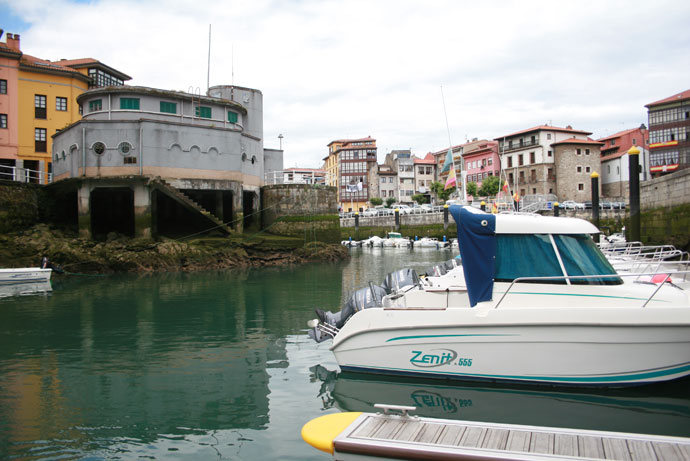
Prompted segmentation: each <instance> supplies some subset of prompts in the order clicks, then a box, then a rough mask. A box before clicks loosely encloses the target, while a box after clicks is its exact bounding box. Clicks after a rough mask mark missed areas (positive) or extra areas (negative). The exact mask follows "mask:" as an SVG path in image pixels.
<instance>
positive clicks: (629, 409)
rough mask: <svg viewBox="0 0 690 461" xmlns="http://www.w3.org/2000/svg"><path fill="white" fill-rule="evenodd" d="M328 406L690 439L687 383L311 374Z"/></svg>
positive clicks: (323, 371) (315, 371)
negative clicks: (563, 384) (596, 385)
mask: <svg viewBox="0 0 690 461" xmlns="http://www.w3.org/2000/svg"><path fill="white" fill-rule="evenodd" d="M310 371H311V373H312V379H314V380H316V381H320V382H321V388H320V391H319V398H320V399H321V400H322V402H323V405H324V406H325V407H331V406H335V407H337V408H339V409H341V410H343V411H368V412H376V411H378V410H376V409H375V408H374V404H376V403H387V404H393V405H407V406H414V407H417V411H415V412H414V414H415V415H418V416H427V417H433V418H445V419H463V420H471V421H485V422H496V423H511V424H527V425H538V426H551V427H570V428H580V429H597V430H609V431H620V432H636V433H646V434H663V435H676V436H684V437H688V436H690V401H689V400H688V397H687V396H688V390H690V380H688V379H685V380H681V381H677V382H671V383H666V384H662V385H652V386H641V387H635V388H625V389H583V390H580V389H558V388H550V387H549V388H542V387H533V386H532V387H521V386H506V385H491V384H485V385H481V384H468V383H461V384H451V383H446V382H434V381H421V380H411V379H399V380H394V379H391V378H379V377H376V376H369V375H361V374H354V373H342V374H341V373H337V372H336V371H333V370H328V369H326V368H324V367H322V366H320V365H317V366H314V367H312V368H310Z"/></svg>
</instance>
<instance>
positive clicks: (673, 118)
mask: <svg viewBox="0 0 690 461" xmlns="http://www.w3.org/2000/svg"><path fill="white" fill-rule="evenodd" d="M645 107H646V108H647V110H648V111H649V165H650V168H649V169H650V172H651V174H652V175H653V176H660V175H663V174H666V173H671V172H673V171H676V170H682V169H684V168H688V167H690V90H685V91H683V92H681V93H678V94H674V95H673V96H669V97H668V98H664V99H661V100H659V101H656V102H652V103H649V104H647V105H646V106H645Z"/></svg>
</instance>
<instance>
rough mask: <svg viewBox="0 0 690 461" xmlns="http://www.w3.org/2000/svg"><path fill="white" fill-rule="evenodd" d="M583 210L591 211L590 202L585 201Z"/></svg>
mask: <svg viewBox="0 0 690 461" xmlns="http://www.w3.org/2000/svg"><path fill="white" fill-rule="evenodd" d="M584 205H585V210H591V209H592V202H590V201H587V202H585V204H584Z"/></svg>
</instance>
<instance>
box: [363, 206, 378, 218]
mask: <svg viewBox="0 0 690 461" xmlns="http://www.w3.org/2000/svg"><path fill="white" fill-rule="evenodd" d="M377 214H378V210H377V209H376V208H367V209H366V210H364V211H363V212H362V217H363V218H371V217H374V216H376V215H377Z"/></svg>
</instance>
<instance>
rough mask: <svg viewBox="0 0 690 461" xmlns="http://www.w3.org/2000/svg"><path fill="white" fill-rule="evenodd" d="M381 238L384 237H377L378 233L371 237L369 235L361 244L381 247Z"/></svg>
mask: <svg viewBox="0 0 690 461" xmlns="http://www.w3.org/2000/svg"><path fill="white" fill-rule="evenodd" d="M383 240H384V239H383V238H381V237H379V236H378V235H374V236H372V237H369V238H368V239H364V240H362V246H363V247H370V248H379V247H381V242H383Z"/></svg>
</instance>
